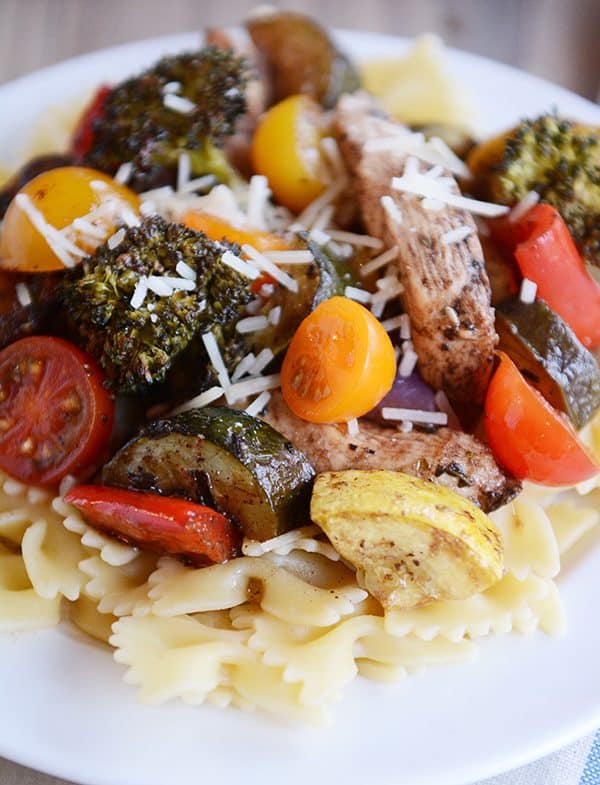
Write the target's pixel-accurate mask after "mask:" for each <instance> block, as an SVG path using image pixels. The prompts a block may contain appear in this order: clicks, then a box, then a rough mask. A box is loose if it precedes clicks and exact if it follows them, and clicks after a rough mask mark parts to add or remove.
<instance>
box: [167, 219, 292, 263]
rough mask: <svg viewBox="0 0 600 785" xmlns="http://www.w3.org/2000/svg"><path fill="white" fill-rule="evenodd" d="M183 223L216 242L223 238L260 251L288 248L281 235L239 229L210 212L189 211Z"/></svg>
mask: <svg viewBox="0 0 600 785" xmlns="http://www.w3.org/2000/svg"><path fill="white" fill-rule="evenodd" d="M183 223H184V224H185V225H186V226H188V227H189V228H190V229H194V231H196V232H204V234H205V235H206V236H207V237H210V239H211V240H215V241H216V242H218V241H219V240H222V239H223V238H225V239H226V240H229V242H230V243H237V244H238V245H251V246H252V247H253V248H256V250H257V251H260V252H261V253H262V252H264V251H286V250H288V249H289V248H290V245H289V243H287V242H286V241H285V240H284V238H283V237H279V236H278V235H276V234H271V233H270V232H261V231H260V230H259V229H239V228H238V227H237V226H233V225H232V224H230V223H227V221H223V219H222V218H219V217H218V216H216V215H212V214H211V213H202V212H196V211H191V212H189V213H186V214H185V215H184V217H183Z"/></svg>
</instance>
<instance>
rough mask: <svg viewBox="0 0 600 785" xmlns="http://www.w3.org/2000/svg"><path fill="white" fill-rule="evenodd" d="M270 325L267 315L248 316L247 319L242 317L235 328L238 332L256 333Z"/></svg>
mask: <svg viewBox="0 0 600 785" xmlns="http://www.w3.org/2000/svg"><path fill="white" fill-rule="evenodd" d="M268 326H269V320H268V319H267V317H266V316H247V317H246V318H245V319H240V320H239V322H238V323H237V324H236V326H235V329H236V330H237V332H238V333H242V334H245V333H255V332H258V331H259V330H264V329H265V327H268Z"/></svg>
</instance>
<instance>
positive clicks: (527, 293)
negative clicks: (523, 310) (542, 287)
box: [519, 278, 537, 304]
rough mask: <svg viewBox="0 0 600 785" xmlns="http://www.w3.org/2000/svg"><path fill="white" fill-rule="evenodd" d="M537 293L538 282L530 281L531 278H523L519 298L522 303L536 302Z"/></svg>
mask: <svg viewBox="0 0 600 785" xmlns="http://www.w3.org/2000/svg"><path fill="white" fill-rule="evenodd" d="M536 294H537V284H536V282H535V281H530V280H529V278H523V281H522V282H521V291H520V292H519V300H520V301H521V302H522V303H528V304H529V303H533V302H535V296H536Z"/></svg>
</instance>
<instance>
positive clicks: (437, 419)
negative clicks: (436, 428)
mask: <svg viewBox="0 0 600 785" xmlns="http://www.w3.org/2000/svg"><path fill="white" fill-rule="evenodd" d="M381 416H382V417H383V419H384V420H405V421H409V422H412V423H421V424H422V425H446V424H447V422H448V415H447V414H446V412H427V411H424V410H423V409H399V408H396V407H394V406H384V407H383V408H382V410H381Z"/></svg>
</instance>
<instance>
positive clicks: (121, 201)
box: [0, 166, 139, 273]
mask: <svg viewBox="0 0 600 785" xmlns="http://www.w3.org/2000/svg"><path fill="white" fill-rule="evenodd" d="M21 195H25V196H27V197H29V200H30V201H31V205H32V206H33V207H34V208H35V210H36V211H37V212H39V213H41V216H42V218H43V220H44V221H45V222H46V223H47V224H50V226H52V227H54V228H55V229H59V230H60V229H65V228H66V227H67V226H71V228H72V236H71V237H70V239H71V240H73V241H74V242H75V244H76V245H77V246H78V247H80V249H81V251H82V252H87V253H91V251H93V250H94V249H95V248H96V247H97V246H98V245H99V244H100V243H101V242H102V237H99V238H96V237H95V236H94V238H90V236H88V235H86V234H85V232H82V233H80V232H79V230H78V229H77V228H76V226H74V225H73V221H74V220H75V219H76V218H85V219H86V221H87V222H88V223H91V224H93V225H94V226H95V228H96V229H97V230H98V231H100V232H101V233H103V234H104V238H108V237H109V236H110V235H111V234H112V233H113V232H114V230H115V228H116V225H117V222H118V221H119V220H120V213H121V211H122V210H123V209H128V210H129V211H133V212H134V213H136V212H138V210H139V198H138V197H137V196H136V194H134V193H133V191H131V190H130V189H129V188H127V187H126V186H124V185H120V184H119V183H117V182H115V180H113V179H112V177H108V176H107V175H105V174H103V173H102V172H97V171H96V170H95V169H88V168H86V167H84V166H61V167H59V168H58V169H50V170H49V171H47V172H43V173H42V174H39V175H38V176H37V177H34V178H33V180H30V181H29V182H28V183H27V184H26V185H25V186H24V187H23V188H21V190H20V191H19V193H18V194H17V196H16V197H15V198H14V199H13V200H12V202H11V203H10V205H9V206H8V210H7V211H6V215H5V216H4V221H3V223H2V231H1V233H0V266H1V267H2V268H4V269H6V270H13V271H17V272H24V273H35V272H40V271H44V272H45V271H49V270H63V269H64V267H65V265H64V263H63V261H61V259H60V258H59V256H57V255H56V253H55V251H54V249H53V248H52V247H51V244H49V243H48V240H47V237H46V236H44V234H43V233H41V232H40V231H39V228H38V227H36V226H34V224H33V223H32V221H31V218H30V217H29V215H27V213H26V212H25V211H24V209H23V208H22V206H20V205H19V204H18V198H19V196H21ZM75 261H77V259H75Z"/></svg>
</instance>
